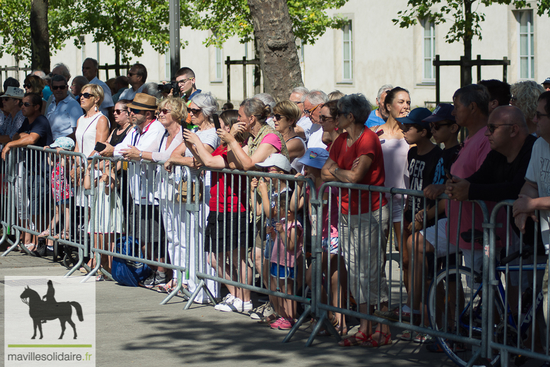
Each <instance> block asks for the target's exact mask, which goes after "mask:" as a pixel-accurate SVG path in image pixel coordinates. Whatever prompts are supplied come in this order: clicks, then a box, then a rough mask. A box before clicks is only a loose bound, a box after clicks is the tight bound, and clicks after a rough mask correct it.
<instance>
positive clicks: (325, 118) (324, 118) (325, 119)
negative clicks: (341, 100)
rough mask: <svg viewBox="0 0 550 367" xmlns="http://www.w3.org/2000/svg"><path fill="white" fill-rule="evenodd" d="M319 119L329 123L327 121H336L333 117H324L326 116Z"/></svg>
mask: <svg viewBox="0 0 550 367" xmlns="http://www.w3.org/2000/svg"><path fill="white" fill-rule="evenodd" d="M319 119H320V120H321V122H327V121H331V120H334V118H333V117H332V116H324V115H321V116H319Z"/></svg>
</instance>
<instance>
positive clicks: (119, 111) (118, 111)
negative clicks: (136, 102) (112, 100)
mask: <svg viewBox="0 0 550 367" xmlns="http://www.w3.org/2000/svg"><path fill="white" fill-rule="evenodd" d="M122 112H128V110H114V113H116V114H117V115H120V114H121V113H122Z"/></svg>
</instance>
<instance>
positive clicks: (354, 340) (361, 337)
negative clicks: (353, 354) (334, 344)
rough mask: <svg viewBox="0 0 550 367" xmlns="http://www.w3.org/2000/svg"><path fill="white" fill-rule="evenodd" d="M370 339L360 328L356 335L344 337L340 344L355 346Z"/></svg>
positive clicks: (342, 345)
mask: <svg viewBox="0 0 550 367" xmlns="http://www.w3.org/2000/svg"><path fill="white" fill-rule="evenodd" d="M368 340H369V338H367V335H365V333H364V332H362V331H361V330H359V331H358V332H357V333H355V335H352V336H350V337H349V338H346V339H343V340H341V341H340V342H338V345H339V346H341V347H354V346H356V345H361V344H362V343H366V342H367V341H368Z"/></svg>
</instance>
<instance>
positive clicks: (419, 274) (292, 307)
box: [0, 147, 550, 366]
mask: <svg viewBox="0 0 550 367" xmlns="http://www.w3.org/2000/svg"><path fill="white" fill-rule="evenodd" d="M0 175H1V177H2V192H1V196H0V205H1V208H0V214H1V216H2V217H1V218H0V223H1V224H2V228H3V234H2V241H8V244H9V248H8V250H7V251H6V252H4V253H3V254H2V256H6V255H7V254H8V253H9V252H10V251H13V250H14V249H15V248H16V247H20V248H22V251H26V252H27V253H31V252H30V251H29V250H28V249H26V247H25V246H24V244H25V241H24V240H22V238H24V236H25V235H28V236H30V235H33V236H41V237H44V239H45V240H46V241H48V243H50V244H52V245H53V250H54V256H56V255H57V253H59V254H61V252H63V253H64V254H65V255H66V253H72V251H73V250H74V251H76V253H72V256H73V257H72V259H73V261H72V263H71V265H72V268H71V270H70V271H69V272H68V274H67V276H69V275H71V274H72V273H74V272H75V271H76V270H78V269H79V268H81V266H82V267H84V268H85V269H86V271H87V272H88V274H87V275H86V277H85V278H84V280H83V281H86V280H88V279H90V277H92V276H99V277H101V276H103V277H107V278H109V277H111V276H112V274H111V273H110V269H111V267H112V263H113V262H116V261H117V260H118V259H122V260H131V261H133V262H136V263H141V264H146V265H148V266H150V267H151V268H153V269H155V273H154V274H157V275H158V276H159V277H161V279H160V280H161V282H167V281H169V280H173V282H172V283H173V284H172V285H171V286H170V287H166V288H167V291H168V295H167V297H166V298H165V299H164V301H163V302H162V303H166V302H168V300H170V299H172V298H173V297H175V296H178V295H179V296H182V297H184V298H186V299H187V300H188V302H187V304H186V305H185V308H189V307H190V306H191V305H192V303H193V302H199V303H201V302H211V303H213V304H214V305H215V307H217V308H220V309H223V308H224V307H228V308H231V307H233V308H234V311H240V312H246V311H248V310H250V309H251V308H252V303H251V302H250V300H251V298H250V292H257V293H261V294H264V295H267V296H269V297H270V300H271V303H272V304H273V306H274V308H275V311H276V313H277V314H278V315H279V316H280V318H275V320H271V321H276V322H278V323H274V324H272V325H275V326H277V327H279V328H281V329H283V330H288V334H287V335H286V337H285V338H284V341H288V340H290V338H292V336H293V335H294V333H295V332H296V330H297V329H298V328H299V327H300V325H303V323H304V322H305V321H306V320H307V319H308V317H309V316H311V317H313V319H314V320H315V324H314V326H313V327H312V329H311V335H310V337H309V340H308V341H307V345H308V346H309V345H311V344H312V343H313V342H314V340H315V338H316V337H318V336H319V335H320V334H325V335H332V336H334V337H335V338H336V340H338V341H340V340H341V337H342V336H343V335H345V334H346V333H347V331H348V330H347V329H348V328H347V326H346V317H347V318H348V319H349V318H350V317H355V318H358V319H359V320H360V321H359V323H360V325H359V330H360V331H361V332H362V333H363V335H364V336H365V337H364V338H363V336H362V334H361V333H358V334H356V337H355V338H352V339H350V340H351V341H350V340H348V341H342V342H341V344H343V345H346V344H350V343H355V342H364V343H365V344H367V345H371V346H376V345H377V344H387V343H391V340H392V339H396V338H400V339H404V340H413V339H414V340H416V341H417V342H428V341H430V340H434V341H435V342H436V343H437V345H438V346H439V347H440V348H441V350H443V351H445V352H446V353H447V354H448V355H449V357H450V358H451V359H452V360H453V361H455V362H456V363H457V364H459V365H463V366H467V365H486V364H487V363H489V364H491V365H496V364H498V363H501V364H503V365H507V364H508V363H510V362H512V361H514V362H516V364H517V363H520V362H522V361H523V360H524V359H525V358H535V359H539V360H544V361H549V360H550V358H549V355H548V345H549V342H548V340H549V338H548V337H549V331H548V327H547V326H546V323H544V322H542V321H541V320H543V318H542V317H540V316H539V315H538V314H537V312H540V313H541V315H544V316H546V315H547V314H548V311H549V310H548V303H547V302H546V303H544V301H546V299H547V294H548V292H547V291H548V289H546V290H545V289H544V287H543V286H542V278H543V273H544V272H547V266H546V263H547V261H548V255H545V254H544V253H543V252H541V251H543V250H541V249H539V248H538V247H537V244H538V243H540V240H538V239H537V236H536V234H537V233H538V231H539V228H538V226H537V225H535V226H534V228H533V229H532V233H534V234H535V236H531V237H532V238H531V237H529V236H527V235H523V234H521V235H520V234H516V233H515V232H514V231H513V230H512V229H511V228H512V227H513V223H512V221H511V215H510V205H511V203H509V202H503V203H499V204H497V205H496V206H495V205H494V203H493V204H491V205H489V204H488V203H484V202H463V203H459V202H452V203H451V202H450V201H448V200H446V197H445V196H441V197H439V198H438V199H437V200H434V201H430V200H428V199H427V198H425V197H424V196H423V193H422V192H420V191H413V190H400V189H394V188H383V187H374V186H365V185H354V184H347V183H336V182H326V183H323V184H322V185H321V186H319V187H316V186H315V184H314V182H312V181H311V180H310V179H306V178H304V177H294V176H292V175H280V174H274V173H268V172H259V171H253V172H243V171H237V170H227V169H225V170H215V169H209V168H206V167H202V168H201V169H198V170H195V169H190V168H189V167H175V168H174V169H173V170H172V171H171V172H168V171H166V170H165V169H164V167H163V166H162V165H160V164H157V163H153V162H146V161H123V160H121V159H120V158H104V157H100V156H94V157H93V158H91V159H88V158H86V157H84V156H83V155H81V154H78V153H71V152H66V151H59V152H58V151H57V150H52V149H43V148H37V147H27V148H21V149H13V150H12V151H11V152H10V154H9V155H8V158H7V160H6V161H5V162H2V163H1V164H0ZM414 198H417V199H418V200H413V199H414ZM386 202H387V203H386ZM400 208H405V210H401V211H400V210H399V209H400ZM430 209H432V210H430ZM419 212H423V213H425V215H424V216H422V215H420V214H419V215H417V214H418V213H419ZM428 212H429V213H432V214H430V215H428V214H427V213H428ZM489 213H491V216H489ZM410 223H413V224H411V226H410V227H409V224H410ZM20 232H21V234H20ZM12 235H15V237H13V236H12ZM397 239H399V240H397ZM33 241H34V240H33ZM34 243H36V242H34ZM531 244H532V245H531ZM123 247H125V250H123ZM527 248H534V250H533V251H534V252H533V256H534V257H535V258H536V257H537V256H538V257H539V259H538V260H539V261H538V262H537V261H535V260H530V259H529V258H528V255H527V251H526V249H527ZM516 251H519V252H517V253H519V254H521V256H519V257H518V259H513V261H516V262H517V264H514V263H513V262H509V263H507V261H510V259H511V255H513V254H514V253H516ZM500 252H502V255H501V256H500V261H501V263H500V265H498V263H497V261H498V259H499V256H498V255H499V254H500ZM539 255H540V256H539ZM512 257H513V256H512ZM94 260H95V261H94ZM87 264H89V266H88V265H87ZM222 283H223V284H225V285H226V286H227V288H228V290H229V294H228V296H227V298H226V299H225V300H224V301H222V302H220V303H217V302H219V301H220V298H221V297H220V284H222ZM545 284H546V288H548V285H547V282H546V283H545ZM485 295H487V296H488V297H487V298H488V299H485V300H484V298H486V297H484V296H485ZM231 297H233V300H238V301H236V302H229V300H230V299H231ZM543 303H544V306H542V304H543ZM531 305H534V306H531ZM545 308H546V309H545ZM232 310H233V309H232ZM543 311H546V312H543ZM296 319H297V321H295V320H296ZM374 324H377V325H378V326H377V328H376V329H375V328H374ZM390 326H391V327H392V329H393V330H396V329H397V330H402V331H401V332H400V335H391V336H390V335H389V331H390V328H389V327H390ZM272 327H273V326H272ZM369 336H370V339H369V338H368V337H369Z"/></svg>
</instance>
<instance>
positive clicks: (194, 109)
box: [187, 107, 202, 115]
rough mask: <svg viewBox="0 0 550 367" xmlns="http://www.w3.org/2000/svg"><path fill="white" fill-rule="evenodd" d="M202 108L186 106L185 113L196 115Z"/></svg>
mask: <svg viewBox="0 0 550 367" xmlns="http://www.w3.org/2000/svg"><path fill="white" fill-rule="evenodd" d="M201 111H202V109H201V108H190V107H187V113H193V115H198V114H199V113H201Z"/></svg>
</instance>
